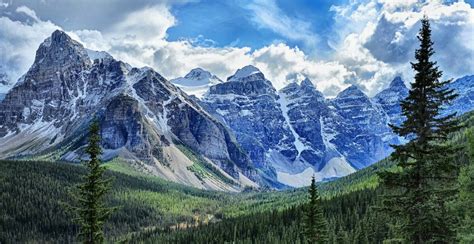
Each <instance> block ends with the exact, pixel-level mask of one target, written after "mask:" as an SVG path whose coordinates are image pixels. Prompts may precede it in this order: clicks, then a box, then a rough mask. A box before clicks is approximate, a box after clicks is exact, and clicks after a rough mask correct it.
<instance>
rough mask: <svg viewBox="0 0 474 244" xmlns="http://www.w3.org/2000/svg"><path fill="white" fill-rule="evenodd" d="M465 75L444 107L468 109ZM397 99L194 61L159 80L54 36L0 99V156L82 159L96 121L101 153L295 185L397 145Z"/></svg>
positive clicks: (244, 181) (204, 179) (187, 173)
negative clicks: (214, 70) (221, 74)
mask: <svg viewBox="0 0 474 244" xmlns="http://www.w3.org/2000/svg"><path fill="white" fill-rule="evenodd" d="M473 84H474V76H465V77H462V78H459V79H457V80H455V81H454V82H452V83H451V84H450V86H451V87H452V88H453V89H455V90H456V91H457V92H458V94H459V97H458V98H457V99H456V100H455V101H454V102H453V104H451V105H450V106H449V107H448V108H447V112H457V113H464V112H467V111H470V110H472V108H473V107H474V90H473ZM407 94H408V88H407V87H406V85H405V82H404V81H403V80H402V79H401V78H400V77H396V78H395V79H394V80H393V81H392V82H391V83H390V85H389V86H388V87H387V88H386V89H384V90H383V91H381V92H380V93H378V94H377V95H376V96H374V97H368V96H367V95H365V94H364V92H363V91H362V90H361V89H360V88H359V87H357V86H356V85H352V86H350V87H348V88H347V89H345V90H343V91H342V92H340V93H339V94H338V95H337V96H336V97H335V98H331V99H328V98H325V97H324V96H323V94H322V93H321V92H319V91H318V90H317V89H316V87H315V86H314V85H313V82H312V81H310V80H309V79H307V78H306V79H304V80H301V81H293V82H290V83H289V84H288V85H287V86H285V87H284V88H282V89H281V90H276V89H275V88H274V87H273V86H272V82H271V81H269V80H268V79H267V78H266V77H265V75H264V74H263V73H262V72H261V71H260V70H259V69H258V68H256V67H254V66H250V65H249V66H245V67H243V68H241V69H238V70H237V71H236V72H235V74H233V75H231V76H230V77H228V78H227V80H226V81H223V80H221V79H220V78H218V77H217V76H215V75H213V74H211V73H210V72H208V71H205V70H203V69H201V68H196V69H193V70H191V71H190V72H189V73H188V74H187V75H186V76H184V77H181V78H176V79H173V80H170V81H168V80H167V79H165V78H164V77H162V76H161V75H160V74H159V73H157V72H156V71H154V70H153V69H151V68H147V67H145V68H135V67H131V66H130V65H128V64H126V63H124V62H122V61H119V60H116V59H114V58H113V57H112V56H111V55H109V54H107V53H105V52H99V51H93V50H88V49H86V48H84V47H83V46H82V45H81V44H80V43H79V42H77V41H74V40H73V39H71V38H70V37H69V36H68V35H67V34H66V33H64V32H62V31H59V30H58V31H55V32H54V33H53V34H52V35H51V37H49V38H48V39H46V40H45V41H44V42H43V43H42V44H41V45H40V46H39V48H38V50H37V52H36V57H35V61H34V63H33V65H32V66H31V68H30V69H29V70H28V72H27V73H26V74H25V75H24V76H22V77H21V78H20V79H19V81H18V82H17V83H16V84H15V86H14V87H13V88H12V89H10V90H9V91H8V93H7V94H6V95H5V97H4V98H3V100H1V102H0V158H42V159H50V160H65V161H74V162H78V161H80V160H83V159H86V158H87V157H86V156H85V153H84V147H85V145H86V144H87V126H88V124H89V123H90V122H91V120H93V119H96V120H98V121H99V123H100V127H101V136H102V147H103V149H104V153H103V159H104V160H111V159H120V160H124V161H126V162H127V163H129V164H130V165H132V166H133V167H135V168H137V169H139V170H140V171H143V172H146V173H149V174H152V175H156V176H159V177H162V178H164V179H167V180H171V181H175V182H179V183H182V184H186V185H192V186H196V187H199V188H204V189H214V190H225V191H240V190H242V189H243V188H244V187H258V186H267V187H272V188H286V187H299V186H304V185H307V184H309V178H310V177H311V176H312V175H315V176H316V178H317V179H318V180H319V181H324V180H331V179H332V178H337V177H341V176H345V175H347V174H350V173H352V172H355V171H356V170H359V169H362V168H364V167H367V166H369V165H371V164H372V163H374V162H376V161H379V160H381V159H383V158H385V157H386V156H388V155H389V154H390V153H391V152H392V149H391V147H390V144H398V143H403V140H402V139H401V138H398V137H397V136H395V135H394V134H393V133H392V132H391V130H390V127H389V126H388V124H390V123H392V124H400V123H401V122H402V121H403V117H402V116H401V114H400V112H401V110H400V106H399V102H400V100H401V99H403V98H404V97H405V96H407Z"/></svg>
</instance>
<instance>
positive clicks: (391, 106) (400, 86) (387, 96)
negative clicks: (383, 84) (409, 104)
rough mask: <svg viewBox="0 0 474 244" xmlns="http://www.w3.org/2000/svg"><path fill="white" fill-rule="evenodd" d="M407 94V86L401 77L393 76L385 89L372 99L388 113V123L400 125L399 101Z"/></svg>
mask: <svg viewBox="0 0 474 244" xmlns="http://www.w3.org/2000/svg"><path fill="white" fill-rule="evenodd" d="M407 96H408V88H407V87H406V86H405V83H404V82H403V80H402V78H400V77H399V76H397V77H395V79H393V81H392V82H390V85H389V87H388V88H387V89H385V90H383V91H381V92H380V93H378V94H377V95H375V97H374V98H373V101H374V102H375V103H377V104H380V106H381V107H382V108H383V110H384V111H385V113H386V114H387V115H388V117H389V120H390V123H392V124H395V125H400V124H401V123H402V121H403V117H402V115H401V113H402V110H401V107H400V101H401V100H402V99H404V98H405V97H407Z"/></svg>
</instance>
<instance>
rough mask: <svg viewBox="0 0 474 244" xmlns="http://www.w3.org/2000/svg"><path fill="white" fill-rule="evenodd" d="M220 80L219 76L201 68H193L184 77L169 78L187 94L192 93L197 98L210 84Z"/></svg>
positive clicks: (220, 81)
mask: <svg viewBox="0 0 474 244" xmlns="http://www.w3.org/2000/svg"><path fill="white" fill-rule="evenodd" d="M222 82H223V81H222V80H221V79H219V77H217V76H216V75H214V74H212V73H211V72H209V71H207V70H204V69H202V68H194V69H192V70H191V71H189V73H187V74H186V75H185V76H184V77H179V78H176V79H172V80H171V83H173V84H174V85H176V86H177V87H179V88H181V89H182V90H183V91H184V92H186V93H187V94H188V95H194V96H196V97H198V98H201V97H202V96H203V95H204V94H205V93H206V92H207V91H208V90H209V87H210V86H212V85H215V84H219V83H222Z"/></svg>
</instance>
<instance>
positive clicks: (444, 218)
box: [380, 16, 459, 243]
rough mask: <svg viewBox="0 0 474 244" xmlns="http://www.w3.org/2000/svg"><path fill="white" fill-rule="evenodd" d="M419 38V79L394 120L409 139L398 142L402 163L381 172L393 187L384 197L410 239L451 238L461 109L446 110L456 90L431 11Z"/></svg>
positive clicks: (443, 240)
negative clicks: (434, 36) (443, 63)
mask: <svg viewBox="0 0 474 244" xmlns="http://www.w3.org/2000/svg"><path fill="white" fill-rule="evenodd" d="M418 40H419V41H420V46H419V48H418V49H417V50H416V52H415V58H416V62H415V63H411V65H412V68H413V69H414V71H415V81H414V82H413V83H412V84H411V89H410V92H409V95H408V97H406V98H405V99H404V100H403V101H402V102H401V104H400V105H401V108H402V114H403V116H404V117H405V121H404V122H403V123H402V124H401V125H400V126H395V125H391V127H392V129H393V131H394V132H395V133H396V134H398V135H399V136H401V137H405V138H406V139H408V140H409V142H408V143H406V144H404V145H394V146H393V147H394V148H395V152H394V153H393V155H392V158H393V159H394V160H395V161H396V162H397V165H398V169H397V170H395V171H387V172H383V173H381V174H380V177H381V179H382V183H383V185H384V186H385V187H386V188H387V189H389V191H388V192H389V193H388V194H386V195H384V198H383V201H382V203H383V205H384V209H385V210H386V211H387V212H388V213H390V214H392V216H394V217H395V216H396V217H397V218H402V219H403V220H404V221H403V222H404V224H403V225H402V235H403V236H402V237H403V238H404V239H405V240H406V241H408V242H410V243H428V242H439V243H447V242H451V241H452V240H453V239H452V238H453V237H454V227H453V221H454V218H452V216H451V215H450V214H448V211H447V208H446V203H447V201H449V200H450V199H451V198H452V197H453V196H455V191H456V189H455V187H454V185H455V184H454V183H455V180H454V179H455V178H456V177H455V175H456V171H457V168H458V166H457V165H456V160H455V153H456V151H457V150H458V149H459V148H458V147H456V146H452V145H448V144H446V143H445V142H446V141H447V136H448V134H449V133H451V132H453V131H455V130H457V129H458V123H457V120H456V119H455V118H454V116H455V114H449V115H444V114H443V112H442V110H443V107H444V106H445V105H446V104H448V103H449V102H450V101H451V100H453V99H454V98H455V97H456V95H455V94H454V93H453V90H451V89H448V88H447V87H446V85H447V84H448V83H449V82H450V81H440V78H441V76H442V72H441V71H440V70H439V69H438V67H437V65H436V62H434V61H432V60H431V57H432V55H433V54H434V50H433V42H432V41H431V28H430V24H429V21H428V19H427V17H426V16H425V17H424V18H423V19H422V20H421V29H420V32H419V35H418Z"/></svg>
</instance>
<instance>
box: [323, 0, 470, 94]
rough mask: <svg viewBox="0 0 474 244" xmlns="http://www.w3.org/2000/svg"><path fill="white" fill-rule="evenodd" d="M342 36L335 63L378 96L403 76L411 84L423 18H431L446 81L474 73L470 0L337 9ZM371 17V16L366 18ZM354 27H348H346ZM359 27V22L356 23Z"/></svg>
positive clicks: (379, 0)
mask: <svg viewBox="0 0 474 244" xmlns="http://www.w3.org/2000/svg"><path fill="white" fill-rule="evenodd" d="M332 10H333V11H334V12H335V19H336V25H337V26H338V27H340V28H341V29H339V30H338V32H339V33H342V35H341V34H340V35H338V37H339V39H335V40H332V41H333V43H332V46H333V47H334V48H335V50H337V51H336V53H335V59H337V60H339V61H340V62H341V63H342V64H344V65H345V66H346V67H348V68H349V69H350V70H351V71H354V72H355V73H356V77H357V79H358V81H357V83H358V84H360V85H362V86H363V87H365V88H366V91H367V92H368V93H369V94H370V95H373V94H375V93H376V92H377V91H379V90H380V89H382V88H383V87H384V86H386V85H387V84H388V83H389V82H390V80H391V79H392V78H393V76H395V75H397V74H401V75H402V76H403V78H404V79H405V80H408V81H411V80H412V77H413V72H412V70H411V66H410V64H409V62H410V61H413V59H414V51H415V49H416V48H417V46H418V40H417V39H416V35H417V32H418V29H419V20H420V19H421V18H422V17H423V15H427V16H428V18H429V19H430V20H431V26H432V29H433V32H432V35H433V40H434V42H435V50H436V51H437V53H436V54H435V56H434V59H435V60H437V61H438V64H439V65H440V68H441V69H442V70H444V71H445V77H444V78H453V77H454V78H456V77H459V76H462V75H465V74H472V73H474V63H473V61H474V59H473V55H474V52H473V51H474V50H473V48H474V47H473V45H472V44H469V43H470V42H472V36H473V28H474V27H473V26H474V22H473V20H474V18H473V13H474V10H473V9H472V7H471V6H470V5H469V4H467V3H464V2H455V3H443V2H441V1H388V0H372V1H352V2H351V4H349V5H344V6H334V7H333V8H332ZM364 13H365V14H364ZM348 22H349V23H351V25H344V24H343V23H348ZM353 23H354V24H353Z"/></svg>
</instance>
